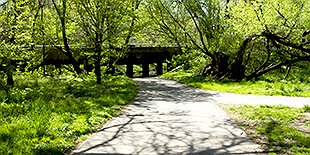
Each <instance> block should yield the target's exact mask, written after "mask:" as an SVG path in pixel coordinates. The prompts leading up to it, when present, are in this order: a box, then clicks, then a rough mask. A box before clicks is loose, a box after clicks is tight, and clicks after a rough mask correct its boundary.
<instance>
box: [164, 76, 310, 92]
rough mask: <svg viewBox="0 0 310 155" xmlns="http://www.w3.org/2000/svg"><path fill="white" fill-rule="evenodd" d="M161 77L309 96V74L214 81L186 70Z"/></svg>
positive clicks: (214, 86) (203, 85)
mask: <svg viewBox="0 0 310 155" xmlns="http://www.w3.org/2000/svg"><path fill="white" fill-rule="evenodd" d="M161 77H162V78H166V79H171V80H176V81H178V82H180V83H184V84H187V85H189V86H192V87H195V88H201V89H205V90H216V91H221V92H230V93H239V94H255V95H275V96H302V97H310V76H309V77H298V78H294V77H292V78H291V79H288V80H281V79H280V78H277V77H276V76H272V75H269V76H266V77H264V78H263V80H258V81H240V82H232V81H229V80H222V81H216V80H212V79H211V78H210V77H202V76H194V75H193V74H191V73H186V72H168V73H166V74H164V75H162V76H161Z"/></svg>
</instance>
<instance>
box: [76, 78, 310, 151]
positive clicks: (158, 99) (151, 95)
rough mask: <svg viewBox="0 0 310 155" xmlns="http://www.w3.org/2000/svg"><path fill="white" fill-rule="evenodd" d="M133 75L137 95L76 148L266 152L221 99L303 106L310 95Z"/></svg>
mask: <svg viewBox="0 0 310 155" xmlns="http://www.w3.org/2000/svg"><path fill="white" fill-rule="evenodd" d="M134 80H135V81H136V82H137V83H138V84H139V92H138V97H137V98H136V100H135V101H134V102H133V103H132V104H130V105H129V106H128V107H127V108H126V109H125V110H124V111H123V113H122V115H120V116H118V117H115V118H113V119H112V120H111V121H110V122H108V123H107V124H105V126H103V128H102V129H101V130H100V131H98V132H97V133H95V134H93V135H92V136H90V137H89V139H87V140H86V141H85V142H84V143H82V144H80V145H79V146H77V148H76V150H74V151H73V152H72V154H80V155H105V154H118V155H122V154H141V155H153V154H154V155H157V154H163V155H166V154H193V155H196V154H197V155H204V154H218V155H224V154H225V155H226V154H228V155H229V154H247V155H249V154H266V153H264V150H262V149H261V146H259V145H258V144H255V143H254V142H253V141H252V140H251V139H250V138H249V137H248V136H247V135H246V134H245V133H244V132H243V131H242V130H241V129H240V128H239V127H237V126H236V125H235V124H234V123H233V122H232V120H231V119H230V118H229V116H228V115H227V114H226V113H225V112H224V111H223V110H222V109H221V108H219V107H218V106H217V103H229V104H237V103H238V104H239V103H249V104H260V103H262V104H272V105H274V104H279V103H281V102H282V100H283V101H289V102H288V103H290V104H292V102H298V103H299V101H300V104H299V105H298V106H302V105H304V104H306V103H307V102H308V101H309V98H284V99H283V98H277V97H275V98H269V97H267V99H266V97H257V96H249V95H236V94H225V93H218V92H212V91H203V90H199V89H194V88H191V87H188V86H185V85H183V84H179V83H177V82H174V81H170V80H163V79H158V78H137V79H134ZM260 99H261V102H260ZM290 99H292V100H290ZM264 102H266V103H264ZM285 103H286V102H285ZM309 103H310V102H309Z"/></svg>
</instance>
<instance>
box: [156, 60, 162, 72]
mask: <svg viewBox="0 0 310 155" xmlns="http://www.w3.org/2000/svg"><path fill="white" fill-rule="evenodd" d="M156 74H157V75H162V74H163V63H161V62H158V63H157V66H156Z"/></svg>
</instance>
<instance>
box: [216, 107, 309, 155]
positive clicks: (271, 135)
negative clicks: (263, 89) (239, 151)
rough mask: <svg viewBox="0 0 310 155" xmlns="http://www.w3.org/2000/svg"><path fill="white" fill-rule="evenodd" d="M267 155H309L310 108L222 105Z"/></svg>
mask: <svg viewBox="0 0 310 155" xmlns="http://www.w3.org/2000/svg"><path fill="white" fill-rule="evenodd" d="M221 106H222V107H223V108H224V109H225V110H226V111H227V112H228V113H229V114H230V115H231V117H232V118H233V119H234V120H235V121H236V122H237V124H238V125H239V126H241V127H242V128H243V129H244V130H245V131H246V132H247V134H248V135H249V136H251V137H252V138H253V139H254V140H256V142H258V143H260V144H262V145H263V146H265V148H266V150H268V152H270V154H310V107H309V106H307V107H304V108H290V107H284V106H250V105H237V106H236V105H234V106H233V105H221Z"/></svg>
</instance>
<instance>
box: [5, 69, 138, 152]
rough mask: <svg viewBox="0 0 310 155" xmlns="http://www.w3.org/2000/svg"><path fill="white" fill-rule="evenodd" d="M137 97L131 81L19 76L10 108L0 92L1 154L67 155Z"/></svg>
mask: <svg viewBox="0 0 310 155" xmlns="http://www.w3.org/2000/svg"><path fill="white" fill-rule="evenodd" d="M135 95H136V86H135V84H134V82H133V81H132V80H131V79H129V78H127V77H122V76H118V77H112V76H105V77H103V84H101V85H96V84H95V77H94V76H87V77H86V76H83V77H73V76H62V77H54V78H51V77H43V76H39V75H37V76H35V75H28V76H27V75H18V76H16V87H15V88H13V89H12V90H11V91H10V96H9V98H10V103H8V102H6V101H5V96H6V94H5V92H4V91H0V148H1V149H0V154H14V155H15V154H53V155H56V154H63V153H64V152H66V151H67V150H68V149H69V148H70V147H73V146H75V145H76V143H77V142H78V141H77V140H78V139H79V138H81V137H83V135H86V134H88V133H91V132H93V131H96V130H97V129H98V127H100V126H101V125H102V124H103V123H105V122H106V121H108V120H109V119H110V118H111V117H112V116H115V115H117V114H119V113H120V111H121V109H122V107H124V106H125V105H126V104H127V103H129V102H130V101H132V100H133V99H134V97H135Z"/></svg>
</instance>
